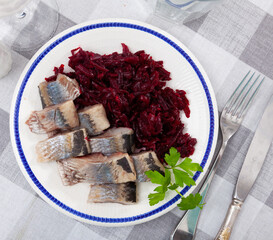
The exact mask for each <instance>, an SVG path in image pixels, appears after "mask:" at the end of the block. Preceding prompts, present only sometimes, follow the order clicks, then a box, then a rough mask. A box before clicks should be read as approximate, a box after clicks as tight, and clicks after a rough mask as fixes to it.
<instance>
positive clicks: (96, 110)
mask: <svg viewBox="0 0 273 240" xmlns="http://www.w3.org/2000/svg"><path fill="white" fill-rule="evenodd" d="M78 115H79V120H80V127H81V128H86V130H87V133H88V135H89V136H90V137H91V136H96V135H99V134H101V133H102V132H103V131H104V130H105V129H107V128H109V127H110V123H109V121H108V119H107V116H106V112H105V109H104V107H103V105H102V104H96V105H93V106H90V107H86V108H84V109H82V110H80V111H78Z"/></svg>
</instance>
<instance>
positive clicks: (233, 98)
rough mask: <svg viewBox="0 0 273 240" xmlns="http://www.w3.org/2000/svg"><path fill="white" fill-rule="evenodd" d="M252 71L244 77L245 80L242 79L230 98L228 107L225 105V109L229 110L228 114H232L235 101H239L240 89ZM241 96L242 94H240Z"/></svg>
mask: <svg viewBox="0 0 273 240" xmlns="http://www.w3.org/2000/svg"><path fill="white" fill-rule="evenodd" d="M249 73H250V70H249V71H248V73H247V74H246V75H245V76H244V78H243V79H242V81H241V82H240V83H239V85H238V86H237V88H236V89H235V91H234V92H233V93H232V95H231V96H230V97H229V99H228V101H227V103H226V105H225V109H226V110H227V112H230V110H231V107H232V106H233V105H234V101H235V100H236V99H237V92H238V90H239V89H240V87H241V85H242V84H243V83H244V81H245V79H246V78H247V76H248V75H249ZM239 95H240V94H239Z"/></svg>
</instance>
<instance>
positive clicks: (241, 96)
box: [230, 72, 255, 116]
mask: <svg viewBox="0 0 273 240" xmlns="http://www.w3.org/2000/svg"><path fill="white" fill-rule="evenodd" d="M254 75H255V72H254V73H253V74H252V75H251V77H250V78H249V79H248V81H247V82H246V84H245V85H244V86H243V87H242V89H241V91H240V93H239V94H238V95H237V97H236V99H235V101H234V103H233V105H232V107H231V109H230V113H231V114H232V116H234V115H235V112H236V110H237V109H238V107H239V105H240V103H241V101H242V98H243V97H244V96H245V91H247V88H248V85H249V83H250V82H251V80H252V78H253V77H254Z"/></svg>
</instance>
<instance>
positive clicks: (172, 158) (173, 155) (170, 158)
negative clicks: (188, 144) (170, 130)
mask: <svg viewBox="0 0 273 240" xmlns="http://www.w3.org/2000/svg"><path fill="white" fill-rule="evenodd" d="M169 152H170V155H169V154H167V153H166V154H165V158H164V159H165V161H166V163H168V164H169V165H170V166H171V167H174V166H175V165H176V164H177V162H178V160H179V158H180V153H179V152H178V151H177V150H176V149H175V148H174V147H171V148H170V150H169Z"/></svg>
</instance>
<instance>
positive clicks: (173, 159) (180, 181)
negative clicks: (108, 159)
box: [145, 147, 204, 210]
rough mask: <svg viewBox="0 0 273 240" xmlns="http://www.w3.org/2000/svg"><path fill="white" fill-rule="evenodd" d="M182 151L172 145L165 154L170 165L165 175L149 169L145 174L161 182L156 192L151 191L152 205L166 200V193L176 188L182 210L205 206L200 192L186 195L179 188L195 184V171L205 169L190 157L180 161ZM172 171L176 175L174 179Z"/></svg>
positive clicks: (150, 200) (158, 182) (157, 182)
mask: <svg viewBox="0 0 273 240" xmlns="http://www.w3.org/2000/svg"><path fill="white" fill-rule="evenodd" d="M180 156H181V155H180V153H179V152H178V151H177V150H176V149H175V148H174V147H171V148H170V150H169V154H167V153H166V154H165V158H164V159H165V161H166V163H167V164H168V165H169V166H168V167H165V175H162V174H161V173H159V172H158V171H147V172H145V174H146V175H147V177H148V178H150V180H151V182H152V183H155V184H159V186H158V187H156V188H155V189H154V193H150V194H149V196H148V198H149V204H150V205H151V206H153V205H155V204H157V203H159V202H160V201H162V200H164V198H165V194H166V192H167V191H168V190H174V191H176V192H177V193H178V194H179V195H180V196H181V202H180V203H178V204H177V206H178V207H179V208H180V209H181V210H189V209H194V208H196V207H199V208H200V209H202V208H203V205H204V204H201V203H200V202H201V200H202V196H201V195H200V194H199V193H196V194H195V195H193V194H190V195H188V196H187V197H184V196H183V195H182V194H181V193H180V192H179V191H178V190H177V188H178V187H184V186H185V185H186V186H194V185H195V181H194V180H193V179H192V176H193V172H196V171H200V172H202V171H203V169H202V167H201V166H200V165H199V164H198V163H193V162H192V160H191V159H190V158H185V159H183V161H182V162H180V161H179V159H180ZM171 172H172V173H173V175H174V180H175V181H173V180H172V177H171V175H172V174H171Z"/></svg>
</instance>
